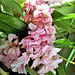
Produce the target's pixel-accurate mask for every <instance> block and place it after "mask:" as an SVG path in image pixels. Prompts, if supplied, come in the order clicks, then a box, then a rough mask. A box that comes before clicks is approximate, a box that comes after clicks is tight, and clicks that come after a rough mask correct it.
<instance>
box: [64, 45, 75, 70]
mask: <svg viewBox="0 0 75 75" xmlns="http://www.w3.org/2000/svg"><path fill="white" fill-rule="evenodd" d="M74 56H75V46H74V48H73V50H72V52H71V54H70V55H69V57H68V60H69V61H71V60H72V59H73V57H74ZM68 66H69V62H66V65H65V69H67V68H68Z"/></svg>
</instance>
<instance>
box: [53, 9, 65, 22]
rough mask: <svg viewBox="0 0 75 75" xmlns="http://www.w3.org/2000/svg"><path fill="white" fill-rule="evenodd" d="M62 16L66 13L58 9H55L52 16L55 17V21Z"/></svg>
mask: <svg viewBox="0 0 75 75" xmlns="http://www.w3.org/2000/svg"><path fill="white" fill-rule="evenodd" d="M62 16H64V15H63V14H62V13H60V12H59V11H58V10H54V11H53V13H52V18H53V21H54V22H55V21H56V20H57V19H59V18H60V17H62Z"/></svg>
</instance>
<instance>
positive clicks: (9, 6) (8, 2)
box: [0, 0, 23, 16]
mask: <svg viewBox="0 0 75 75" xmlns="http://www.w3.org/2000/svg"><path fill="white" fill-rule="evenodd" d="M0 3H1V4H2V5H3V7H4V9H5V10H6V11H7V12H9V13H10V14H12V15H13V9H16V10H17V11H18V12H19V13H20V14H21V16H23V12H22V8H21V6H20V5H19V4H17V3H16V2H15V1H14V0H0Z"/></svg>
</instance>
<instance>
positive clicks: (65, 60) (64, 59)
mask: <svg viewBox="0 0 75 75" xmlns="http://www.w3.org/2000/svg"><path fill="white" fill-rule="evenodd" d="M58 55H59V54H58ZM59 56H60V55H59ZM60 57H61V58H62V59H64V60H65V61H67V62H69V63H71V64H73V65H75V63H74V62H72V61H69V60H68V59H66V58H64V57H62V56H60Z"/></svg>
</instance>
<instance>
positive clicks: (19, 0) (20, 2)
mask: <svg viewBox="0 0 75 75" xmlns="http://www.w3.org/2000/svg"><path fill="white" fill-rule="evenodd" d="M14 1H16V2H17V3H19V4H22V3H24V2H25V0H14Z"/></svg>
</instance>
